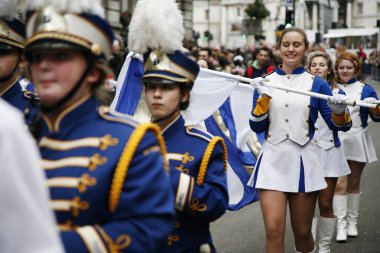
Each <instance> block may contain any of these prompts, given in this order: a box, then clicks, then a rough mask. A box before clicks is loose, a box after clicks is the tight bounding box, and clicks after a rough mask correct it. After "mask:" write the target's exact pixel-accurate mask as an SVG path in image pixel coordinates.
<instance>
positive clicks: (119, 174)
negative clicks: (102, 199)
mask: <svg viewBox="0 0 380 253" xmlns="http://www.w3.org/2000/svg"><path fill="white" fill-rule="evenodd" d="M147 131H152V132H153V133H154V134H155V136H156V138H157V142H158V144H159V146H160V152H161V155H162V157H163V158H164V157H165V155H166V146H165V142H164V139H163V137H162V135H161V134H160V131H161V130H160V128H159V126H158V125H156V124H154V123H145V124H141V125H139V126H138V127H137V128H136V129H135V130H134V131H133V133H132V135H131V137H130V138H129V140H128V142H127V144H126V145H125V147H124V150H123V153H122V154H121V157H120V159H119V162H118V164H117V166H116V170H115V174H114V177H113V180H112V185H111V190H110V195H109V209H110V211H111V212H114V211H115V210H116V207H117V205H118V203H119V199H120V195H121V191H122V188H123V185H124V180H125V177H126V175H127V172H128V168H129V165H130V163H131V161H132V158H133V155H134V154H135V152H136V149H137V147H138V145H139V144H140V142H141V140H142V138H143V137H144V135H145V133H146V132H147ZM163 160H164V167H165V170H166V171H169V166H168V162H167V161H166V160H165V159H163Z"/></svg>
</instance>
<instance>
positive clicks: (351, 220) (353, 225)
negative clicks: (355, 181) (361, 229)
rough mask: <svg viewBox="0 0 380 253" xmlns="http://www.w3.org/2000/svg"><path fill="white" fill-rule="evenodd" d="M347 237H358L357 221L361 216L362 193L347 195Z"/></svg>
mask: <svg viewBox="0 0 380 253" xmlns="http://www.w3.org/2000/svg"><path fill="white" fill-rule="evenodd" d="M347 196H348V198H347V223H348V226H347V235H348V236H350V237H356V236H358V228H357V219H358V215H359V202H360V193H356V194H347Z"/></svg>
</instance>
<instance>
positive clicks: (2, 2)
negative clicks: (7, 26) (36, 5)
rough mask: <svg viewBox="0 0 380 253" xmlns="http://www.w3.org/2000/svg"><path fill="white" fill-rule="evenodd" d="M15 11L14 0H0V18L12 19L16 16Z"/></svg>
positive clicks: (15, 4)
mask: <svg viewBox="0 0 380 253" xmlns="http://www.w3.org/2000/svg"><path fill="white" fill-rule="evenodd" d="M17 12H18V8H17V2H16V1H15V0H0V18H7V19H12V18H14V17H16V16H17Z"/></svg>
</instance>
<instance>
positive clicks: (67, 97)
mask: <svg viewBox="0 0 380 253" xmlns="http://www.w3.org/2000/svg"><path fill="white" fill-rule="evenodd" d="M92 62H93V61H91V59H89V60H88V62H87V63H88V64H87V68H86V70H85V71H84V72H83V74H82V76H81V78H80V79H79V80H78V82H77V83H76V84H75V85H74V87H72V88H71V90H70V91H69V92H68V93H67V94H66V95H65V96H64V97H63V98H62V99H61V100H59V101H58V102H56V103H54V104H53V105H50V106H46V105H42V104H41V111H42V112H44V113H47V112H50V111H53V110H57V109H60V108H61V107H62V106H63V105H64V104H65V103H66V102H67V101H69V100H70V99H71V98H72V97H73V96H74V95H75V93H77V91H78V89H79V88H80V87H81V85H82V83H83V81H84V79H85V78H86V77H87V75H88V74H89V73H90V71H91V68H92V65H93V63H92Z"/></svg>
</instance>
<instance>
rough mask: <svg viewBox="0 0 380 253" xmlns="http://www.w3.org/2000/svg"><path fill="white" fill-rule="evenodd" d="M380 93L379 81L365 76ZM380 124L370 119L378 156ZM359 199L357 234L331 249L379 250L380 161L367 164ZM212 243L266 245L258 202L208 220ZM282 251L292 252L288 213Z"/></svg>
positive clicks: (230, 252) (258, 248)
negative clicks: (212, 220)
mask: <svg viewBox="0 0 380 253" xmlns="http://www.w3.org/2000/svg"><path fill="white" fill-rule="evenodd" d="M366 83H368V84H370V85H372V86H373V87H374V88H375V90H376V92H377V94H378V95H379V96H380V81H374V80H372V79H370V78H367V79H366ZM379 127H380V124H379V123H378V124H377V123H373V122H372V121H371V122H370V123H369V129H370V133H371V136H372V138H373V143H374V145H375V149H376V153H377V156H378V158H379V159H380V128H379ZM361 191H362V195H361V203H360V214H359V219H358V229H359V236H358V237H357V238H349V239H348V241H347V242H346V243H336V242H335V241H334V242H333V243H332V248H331V253H380V162H379V161H377V162H374V163H371V164H367V165H366V167H365V169H364V172H363V176H362V180H361ZM211 231H212V235H213V239H214V244H215V246H216V248H217V250H218V252H219V253H257V252H258V253H261V252H265V251H264V246H265V230H264V224H263V219H262V216H261V210H260V203H258V202H256V203H253V204H251V205H248V206H246V207H244V208H242V209H241V210H239V211H235V212H232V211H231V212H227V213H226V214H225V215H224V216H223V217H222V218H220V219H219V220H217V221H215V222H214V223H212V224H211ZM285 252H286V253H288V252H289V253H293V252H295V250H294V239H293V234H292V230H291V227H290V221H289V215H288V219H287V228H286V234H285Z"/></svg>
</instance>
